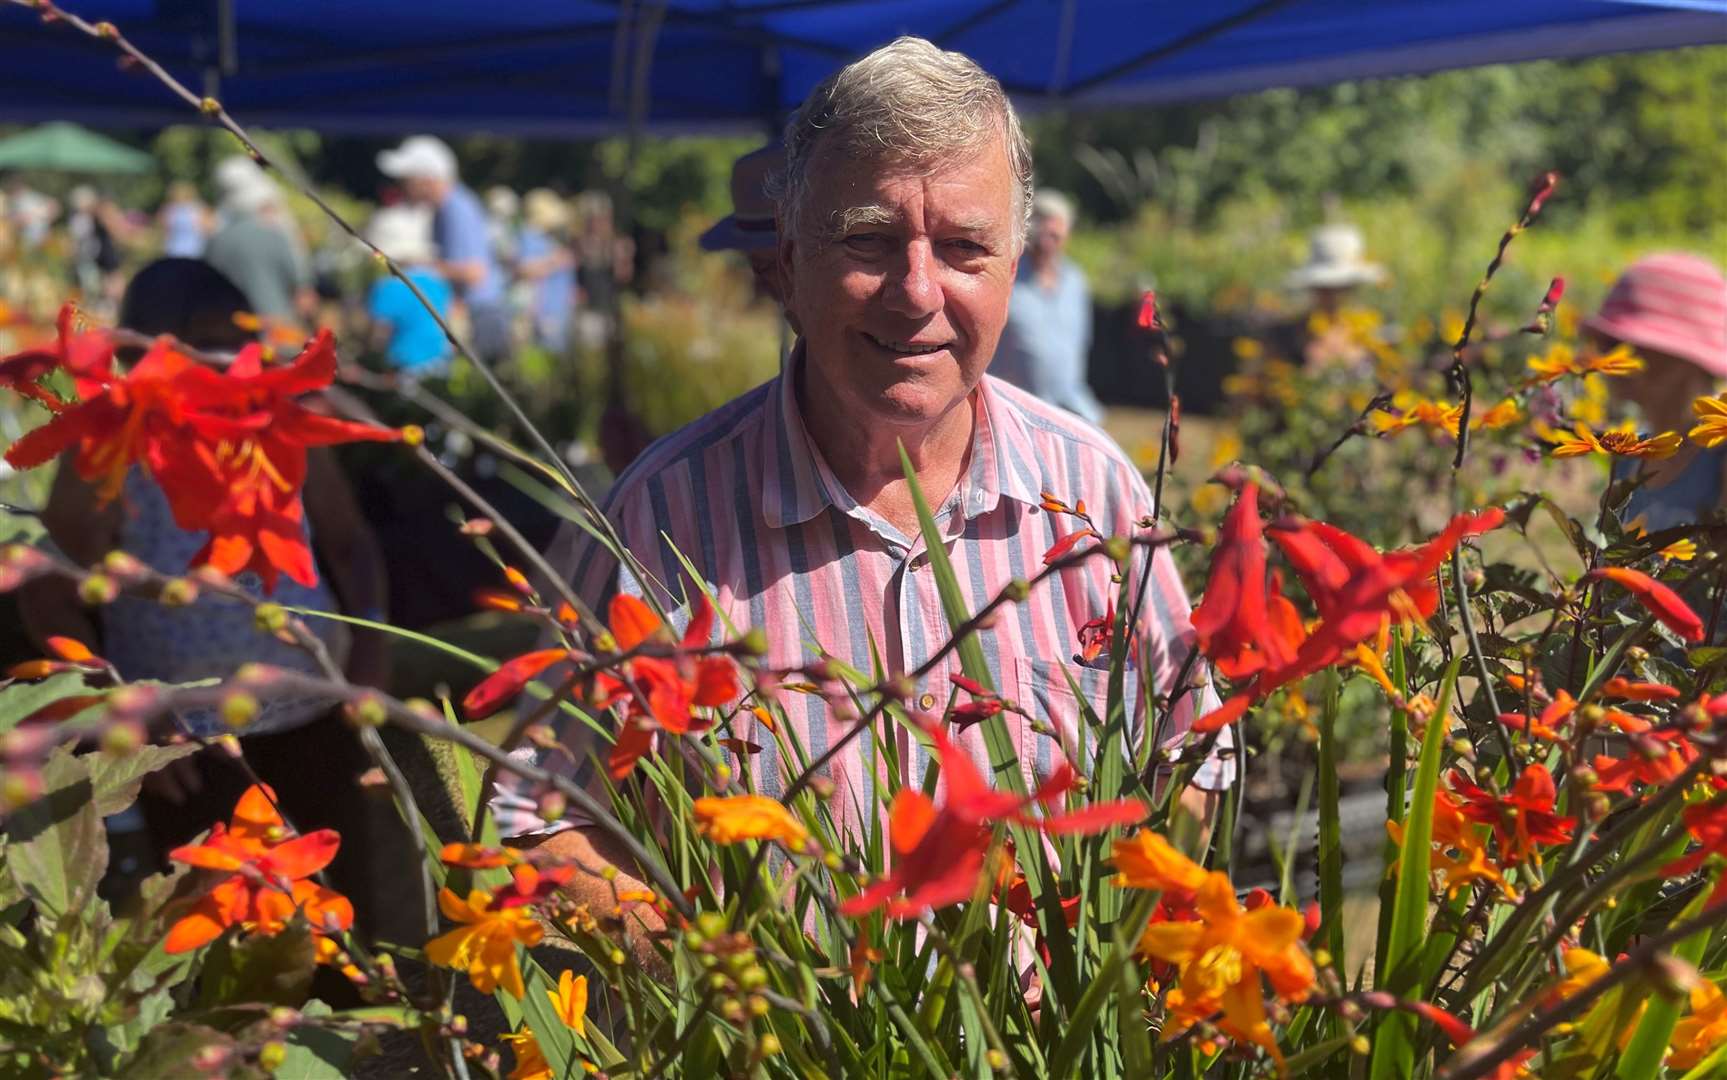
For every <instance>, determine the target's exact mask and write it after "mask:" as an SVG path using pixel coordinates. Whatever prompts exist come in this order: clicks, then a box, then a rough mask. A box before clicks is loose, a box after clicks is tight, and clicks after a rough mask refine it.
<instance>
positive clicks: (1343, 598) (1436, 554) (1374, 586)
mask: <svg viewBox="0 0 1727 1080" xmlns="http://www.w3.org/2000/svg"><path fill="white" fill-rule="evenodd" d="M1504 521H1505V512H1504V511H1503V510H1500V509H1498V508H1496V507H1495V508H1492V509H1489V510H1483V511H1480V512H1478V513H1472V514H1459V515H1457V516H1456V517H1454V518H1452V519H1451V521H1450V523H1449V524H1447V525H1446V527H1445V528H1444V529H1443V530H1442V531H1441V532H1440V533H1439V534H1438V535H1437V536H1435V537H1434V538H1433V539H1431V540H1429V541H1428V542H1427V543H1425V544H1422V545H1420V546H1418V547H1413V548H1406V549H1402V550H1398V551H1390V552H1386V553H1385V554H1383V555H1381V554H1380V553H1379V552H1377V551H1375V550H1373V547H1372V545H1370V544H1367V543H1366V542H1364V541H1362V540H1360V539H1358V538H1357V537H1354V536H1351V535H1350V534H1349V533H1347V532H1345V531H1343V530H1342V529H1339V528H1337V527H1336V526H1335V525H1327V524H1325V523H1324V522H1310V521H1303V522H1297V523H1295V524H1293V525H1289V526H1284V527H1280V528H1274V529H1273V530H1272V532H1271V538H1272V539H1273V540H1274V541H1275V542H1276V543H1277V546H1278V547H1279V548H1280V549H1281V550H1282V551H1283V553H1284V555H1285V557H1287V558H1288V559H1289V562H1290V565H1291V566H1293V567H1294V568H1295V574H1296V577H1298V578H1299V579H1300V580H1301V583H1302V586H1303V587H1304V588H1306V590H1307V594H1308V596H1309V597H1310V598H1311V599H1312V600H1313V604H1314V607H1315V608H1317V609H1318V611H1319V615H1320V620H1319V625H1318V626H1316V627H1314V629H1313V630H1312V632H1311V633H1309V634H1308V635H1307V636H1306V637H1305V638H1303V639H1302V640H1301V642H1300V645H1299V647H1297V648H1296V649H1295V653H1294V656H1293V657H1292V658H1291V659H1290V660H1288V661H1287V662H1285V663H1282V664H1275V665H1270V666H1267V667H1266V668H1264V669H1263V670H1261V671H1260V672H1259V673H1258V675H1257V677H1256V678H1255V679H1254V681H1253V682H1252V684H1250V685H1249V686H1248V688H1247V689H1246V690H1244V691H1242V692H1241V693H1239V694H1236V695H1234V696H1232V697H1230V698H1229V699H1228V700H1226V701H1224V703H1223V704H1222V705H1221V706H1220V707H1219V708H1217V709H1214V710H1212V711H1211V712H1209V713H1207V714H1206V715H1204V716H1202V717H1200V718H1199V719H1198V720H1196V721H1195V722H1194V725H1193V730H1194V731H1196V732H1198V733H1201V734H1204V733H1206V732H1209V731H1216V730H1217V729H1218V728H1221V727H1223V726H1224V725H1225V724H1229V723H1233V722H1234V721H1236V720H1239V719H1240V718H1241V717H1242V716H1243V715H1244V714H1245V713H1246V712H1247V710H1248V708H1249V707H1250V706H1251V705H1252V704H1253V702H1255V701H1259V700H1261V699H1263V698H1265V697H1267V696H1269V695H1270V694H1272V693H1273V692H1275V691H1277V690H1279V689H1281V688H1282V687H1285V686H1288V685H1290V684H1291V683H1294V682H1298V681H1300V680H1302V679H1305V678H1306V677H1307V676H1309V675H1312V674H1314V673H1315V672H1318V671H1322V670H1324V669H1325V668H1328V667H1330V666H1331V665H1333V664H1336V663H1338V662H1339V661H1340V660H1343V659H1344V658H1345V657H1346V656H1349V655H1351V654H1352V652H1353V650H1354V648H1355V646H1356V645H1357V644H1358V643H1360V642H1362V641H1365V640H1367V639H1368V638H1369V637H1371V636H1373V635H1374V634H1376V633H1378V632H1379V631H1380V630H1381V629H1382V628H1383V627H1384V626H1386V625H1387V623H1388V622H1389V621H1390V620H1392V619H1394V618H1395V619H1398V620H1401V621H1405V622H1420V621H1422V620H1425V619H1426V618H1427V617H1428V616H1429V615H1431V614H1432V613H1433V611H1434V609H1435V608H1437V607H1438V605H1439V590H1438V587H1437V586H1436V585H1435V584H1434V583H1433V581H1432V578H1433V575H1434V573H1435V572H1436V571H1437V570H1438V569H1439V564H1440V563H1442V562H1444V561H1445V558H1446V556H1448V555H1449V554H1450V553H1451V551H1452V549H1453V548H1455V547H1456V546H1457V545H1458V544H1459V543H1461V542H1462V541H1463V539H1464V538H1465V537H1468V536H1474V535H1477V534H1480V533H1484V532H1487V531H1489V530H1491V529H1496V528H1498V527H1499V526H1500V525H1501V524H1503V523H1504Z"/></svg>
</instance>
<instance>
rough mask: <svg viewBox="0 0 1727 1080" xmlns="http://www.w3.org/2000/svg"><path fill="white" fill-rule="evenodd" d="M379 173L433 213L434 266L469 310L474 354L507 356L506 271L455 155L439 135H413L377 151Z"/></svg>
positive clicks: (494, 357) (485, 357) (495, 359)
mask: <svg viewBox="0 0 1727 1080" xmlns="http://www.w3.org/2000/svg"><path fill="white" fill-rule="evenodd" d="M378 171H379V172H381V173H383V174H384V175H385V176H388V177H390V178H392V179H395V180H400V181H401V182H402V190H403V192H404V193H405V194H406V195H407V197H408V199H409V200H410V201H412V202H414V203H417V204H419V205H421V206H425V207H429V208H430V209H431V211H432V215H433V216H432V240H433V242H434V243H435V244H436V245H437V247H438V264H437V269H438V272H439V273H440V274H442V275H443V277H444V280H446V281H448V282H449V283H450V284H451V285H453V286H454V287H455V289H456V295H457V296H458V297H460V298H461V300H462V302H463V303H464V304H466V305H467V308H468V326H469V333H470V334H471V336H472V345H473V349H474V353H475V354H476V355H477V356H479V358H480V359H482V360H485V361H487V362H488V363H500V362H502V361H505V360H507V359H509V355H510V316H509V310H508V308H507V306H506V304H505V298H504V286H505V282H504V275H503V273H502V272H501V271H500V270H499V269H498V264H497V260H496V258H495V257H494V255H493V251H492V224H491V219H490V218H489V217H488V216H487V215H486V209H485V207H484V206H482V205H480V198H479V196H478V195H475V194H474V193H473V191H471V190H470V189H469V188H468V187H467V186H466V185H464V184H463V183H462V181H461V178H460V176H459V174H458V171H457V168H456V154H455V151H453V150H451V149H450V148H449V146H448V145H447V144H446V143H445V142H444V141H443V140H442V139H439V138H435V137H433V136H431V135H415V136H412V137H411V138H408V139H405V140H403V142H402V145H401V146H398V147H396V148H395V149H394V150H385V151H383V152H381V153H380V154H379V155H378Z"/></svg>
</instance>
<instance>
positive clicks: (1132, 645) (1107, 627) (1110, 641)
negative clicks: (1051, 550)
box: [1075, 597, 1727, 700]
mask: <svg viewBox="0 0 1727 1080" xmlns="http://www.w3.org/2000/svg"><path fill="white" fill-rule="evenodd" d="M1075 636H1076V637H1077V638H1078V639H1079V659H1080V661H1081V662H1082V663H1086V664H1089V663H1091V662H1092V661H1093V660H1096V659H1097V658H1098V657H1099V656H1102V655H1103V654H1104V653H1106V652H1109V651H1110V650H1111V649H1113V648H1114V647H1115V599H1114V598H1113V597H1111V598H1110V601H1109V603H1108V605H1107V606H1106V607H1105V608H1104V612H1103V614H1102V615H1099V616H1096V617H1095V618H1091V619H1087V620H1086V621H1085V622H1084V623H1083V624H1081V625H1080V628H1079V631H1078V633H1077V634H1076V635H1075ZM1138 648H1139V634H1138V633H1137V632H1136V633H1132V634H1129V635H1128V636H1127V651H1128V654H1129V655H1132V654H1133V653H1134V652H1135V650H1137V649H1138ZM1722 697H1723V700H1727V695H1722Z"/></svg>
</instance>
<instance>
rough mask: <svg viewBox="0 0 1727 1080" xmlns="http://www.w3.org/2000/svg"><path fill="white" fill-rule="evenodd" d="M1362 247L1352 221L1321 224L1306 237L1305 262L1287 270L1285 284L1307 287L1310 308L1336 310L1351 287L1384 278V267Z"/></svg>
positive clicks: (1333, 313)
mask: <svg viewBox="0 0 1727 1080" xmlns="http://www.w3.org/2000/svg"><path fill="white" fill-rule="evenodd" d="M1366 248H1367V245H1366V243H1365V242H1364V241H1363V240H1362V238H1361V230H1360V229H1358V228H1356V227H1355V226H1354V225H1350V224H1347V223H1338V224H1333V225H1321V226H1320V227H1319V228H1317V229H1315V230H1313V234H1312V236H1311V237H1309V239H1308V253H1307V262H1306V263H1304V264H1302V265H1301V266H1299V267H1297V268H1296V269H1295V270H1294V271H1292V272H1291V273H1290V275H1289V287H1290V288H1292V289H1306V290H1308V291H1309V292H1310V293H1311V294H1312V297H1313V307H1314V310H1316V311H1323V312H1325V313H1326V314H1328V315H1335V314H1337V312H1338V310H1339V309H1341V308H1342V307H1343V303H1344V301H1345V300H1347V299H1348V298H1349V295H1350V294H1351V293H1352V292H1353V291H1354V290H1356V289H1357V288H1359V287H1361V286H1363V285H1377V284H1379V283H1380V282H1381V281H1383V280H1385V269H1384V267H1382V266H1380V265H1379V264H1377V263H1372V262H1368V261H1367V259H1366V258H1365V252H1366Z"/></svg>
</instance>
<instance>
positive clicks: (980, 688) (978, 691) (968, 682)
mask: <svg viewBox="0 0 1727 1080" xmlns="http://www.w3.org/2000/svg"><path fill="white" fill-rule="evenodd" d="M948 677H949V678H950V679H952V680H953V684H954V685H955V686H957V687H959V688H960V689H961V690H964V691H965V692H966V693H968V694H970V695H972V700H970V701H968V702H965V703H964V704H961V705H955V706H954V707H953V708H952V709H950V710H949V711H948V719H950V720H952V721H953V722H954V724H955V725H956V726H957V727H958V728H959V729H960V730H961V731H964V730H965V729H966V728H968V727H971V726H972V725H973V724H981V723H983V722H984V721H985V720H988V719H989V718H990V717H992V716H999V715H1001V714H1002V713H1003V712H1004V711H1006V709H1007V704H1006V703H1005V702H1003V701H1002V700H1001V698H1000V697H998V696H997V695H996V694H995V692H994V691H992V690H990V689H989V688H988V687H986V686H984V685H983V684H982V683H980V682H977V681H975V680H973V679H968V678H966V677H965V676H964V675H950V676H948Z"/></svg>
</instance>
